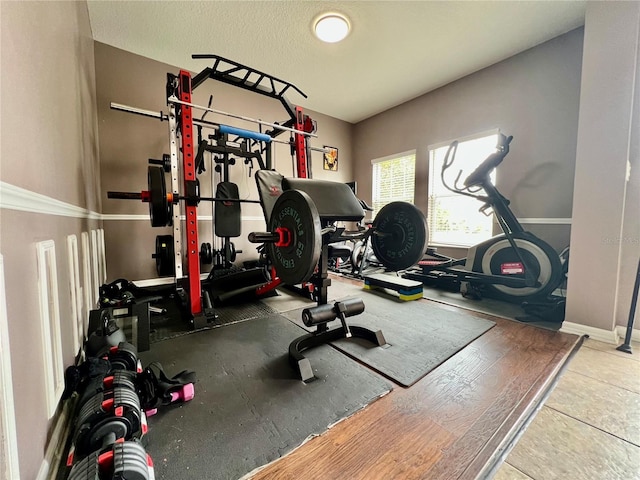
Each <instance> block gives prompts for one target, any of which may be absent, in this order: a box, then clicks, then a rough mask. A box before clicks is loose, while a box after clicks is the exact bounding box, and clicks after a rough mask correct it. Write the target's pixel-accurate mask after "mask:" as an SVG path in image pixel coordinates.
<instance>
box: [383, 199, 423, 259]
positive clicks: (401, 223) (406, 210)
mask: <svg viewBox="0 0 640 480" xmlns="http://www.w3.org/2000/svg"><path fill="white" fill-rule="evenodd" d="M372 228H373V234H372V235H371V247H372V248H373V253H375V255H376V258H377V259H378V260H379V261H380V263H382V265H384V267H385V268H387V269H389V270H393V271H396V270H404V269H405V268H409V267H410V266H412V265H415V264H416V263H418V262H419V261H420V260H421V259H422V256H423V255H424V252H425V251H426V250H427V242H428V240H429V230H428V227H427V219H426V217H425V216H424V214H423V213H422V212H421V211H420V210H419V209H418V208H417V207H416V206H415V205H412V204H411V203H408V202H391V203H388V204H387V205H385V206H384V207H382V209H381V210H380V212H379V213H378V214H377V215H376V218H375V219H374V220H373V224H372Z"/></svg>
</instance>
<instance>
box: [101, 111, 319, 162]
mask: <svg viewBox="0 0 640 480" xmlns="http://www.w3.org/2000/svg"><path fill="white" fill-rule="evenodd" d="M111 109H112V110H118V111H121V112H127V113H134V114H136V115H142V116H143V117H150V118H157V119H159V120H160V121H161V122H164V121H168V120H169V115H167V114H166V113H164V112H162V111H159V112H157V111H154V110H145V109H144V108H138V107H131V106H129V105H123V104H121V103H115V102H111ZM258 121H262V120H258ZM193 124H194V125H198V126H201V127H205V128H212V129H215V128H220V127H223V126H224V127H228V128H236V127H230V126H228V125H223V124H220V123H216V122H209V121H207V120H200V119H197V118H194V119H193ZM273 125H278V124H273ZM277 128H282V130H288V129H287V128H285V127H282V126H279V127H277ZM238 130H244V129H238ZM244 131H245V132H251V130H244ZM252 133H255V134H257V135H266V134H265V133H261V132H252ZM266 136H268V135H266ZM314 136H317V135H314ZM251 138H254V139H256V138H255V137H251ZM270 138H271V137H270ZM260 141H262V140H260ZM264 141H267V140H264ZM268 141H270V142H275V143H281V144H283V145H288V146H292V145H293V143H292V142H287V141H285V140H278V139H277V138H271V139H270V140H268ZM309 148H311V150H313V151H314V152H321V153H329V152H330V151H331V150H330V149H329V148H320V147H309Z"/></svg>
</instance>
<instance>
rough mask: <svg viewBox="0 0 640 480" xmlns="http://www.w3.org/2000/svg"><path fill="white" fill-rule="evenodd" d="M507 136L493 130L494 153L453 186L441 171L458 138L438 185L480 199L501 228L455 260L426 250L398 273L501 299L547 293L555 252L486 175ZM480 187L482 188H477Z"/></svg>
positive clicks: (556, 278) (554, 281)
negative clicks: (495, 138)
mask: <svg viewBox="0 0 640 480" xmlns="http://www.w3.org/2000/svg"><path fill="white" fill-rule="evenodd" d="M512 139H513V137H512V136H509V137H507V136H505V135H503V134H499V138H498V145H497V146H496V152H495V153H492V154H491V155H489V156H488V157H487V158H486V159H485V160H484V161H483V162H482V163H481V164H480V165H479V166H478V167H477V168H476V169H475V170H474V171H473V172H472V173H471V174H470V175H469V176H468V177H467V178H466V179H465V180H464V182H463V184H462V185H460V184H459V181H460V176H461V174H462V171H460V172H459V173H458V176H457V177H456V180H455V182H454V184H453V186H450V185H448V184H447V182H446V180H445V172H446V170H447V169H449V168H450V167H451V166H452V164H453V162H454V160H455V156H456V151H457V148H458V141H454V142H453V143H452V144H451V145H450V146H449V149H448V150H447V154H446V156H445V159H444V163H443V166H442V170H441V173H440V175H441V178H442V183H443V184H444V186H445V187H446V188H447V189H448V190H450V191H452V192H454V193H458V194H460V195H466V196H469V197H473V198H475V199H477V200H480V201H481V202H483V204H484V205H483V206H482V207H481V208H480V211H481V212H482V213H485V214H487V213H486V212H487V211H488V210H489V209H491V210H492V211H493V214H494V215H495V217H496V220H497V221H498V224H499V225H500V228H502V231H503V232H504V233H503V234H501V235H496V236H494V237H492V238H490V239H489V240H486V241H484V242H482V243H479V244H477V245H474V246H472V247H470V248H469V250H468V253H467V257H466V258H460V259H455V258H451V257H447V256H444V255H440V254H438V253H437V252H436V251H435V250H434V249H428V250H427V255H429V256H430V257H431V258H430V259H425V260H422V261H420V262H419V263H418V265H417V266H416V267H414V268H413V269H411V270H408V271H406V272H405V273H404V274H403V276H404V277H405V278H409V279H412V280H419V281H422V282H423V283H426V284H429V283H432V284H438V283H447V284H449V285H451V284H452V283H454V284H456V285H457V284H459V286H460V291H461V293H462V294H463V296H465V297H475V298H480V297H481V295H482V293H483V292H486V293H487V294H488V295H489V296H492V297H494V298H498V299H501V300H505V301H509V302H514V303H521V302H524V301H529V300H532V299H539V298H543V297H546V296H548V295H549V294H550V293H551V292H553V290H554V289H555V288H556V287H557V286H558V285H559V283H560V282H561V281H562V279H563V268H562V264H561V262H560V257H559V255H558V254H557V253H556V252H555V250H554V249H553V248H552V247H551V246H550V245H549V244H547V243H546V242H545V241H543V240H541V239H540V238H538V237H536V236H535V235H534V234H532V233H530V232H527V231H525V230H524V228H523V227H522V225H521V224H520V222H519V221H518V219H517V218H516V216H515V215H514V214H513V212H512V211H511V209H510V208H509V203H510V202H509V200H507V199H506V198H505V197H504V196H503V195H502V194H501V193H500V192H499V191H498V189H497V188H496V186H495V185H494V184H493V183H492V182H491V178H490V174H491V172H492V171H493V170H494V169H495V168H496V167H497V166H498V165H500V163H502V161H503V160H504V158H505V157H506V156H507V154H508V153H509V144H510V143H511V140H512ZM480 192H482V193H480Z"/></svg>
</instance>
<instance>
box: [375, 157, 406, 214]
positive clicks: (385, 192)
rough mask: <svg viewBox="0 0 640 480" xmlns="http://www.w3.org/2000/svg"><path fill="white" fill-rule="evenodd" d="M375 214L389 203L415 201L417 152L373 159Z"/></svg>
mask: <svg viewBox="0 0 640 480" xmlns="http://www.w3.org/2000/svg"><path fill="white" fill-rule="evenodd" d="M371 164H372V165H373V183H372V186H373V194H372V197H373V198H372V201H373V205H372V207H373V214H372V217H375V216H376V215H377V213H378V212H379V211H380V209H381V208H382V207H384V206H385V205H386V204H387V203H390V202H395V201H398V200H401V201H405V202H409V203H413V193H414V189H415V178H416V152H415V150H412V151H410V152H405V153H400V154H397V155H392V156H389V157H384V158H379V159H377V160H372V161H371Z"/></svg>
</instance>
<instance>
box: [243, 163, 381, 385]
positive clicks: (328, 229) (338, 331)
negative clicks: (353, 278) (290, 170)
mask: <svg viewBox="0 0 640 480" xmlns="http://www.w3.org/2000/svg"><path fill="white" fill-rule="evenodd" d="M255 178H256V183H257V185H258V193H259V195H260V200H261V205H262V209H263V212H264V214H265V220H266V221H267V226H268V225H270V220H271V213H272V211H273V207H274V206H275V203H276V200H277V199H278V197H279V196H280V195H281V194H282V193H283V192H287V191H292V190H293V191H298V192H303V193H304V194H306V195H308V197H309V198H310V199H311V201H312V204H313V205H311V207H312V208H314V207H315V209H316V210H317V216H318V218H319V221H320V231H321V243H320V255H319V260H318V263H317V268H315V267H316V265H313V266H312V267H313V268H314V269H315V272H314V273H313V275H312V276H311V278H310V279H309V283H311V284H312V285H313V291H314V298H315V299H316V301H317V306H315V307H312V308H307V309H305V310H304V311H303V313H302V320H303V322H304V324H305V325H306V326H307V327H313V326H315V327H316V330H315V331H314V332H311V333H307V334H305V335H302V336H300V337H298V338H296V339H295V340H294V341H293V342H291V344H290V345H289V361H290V363H291V365H292V366H293V368H295V369H296V370H298V372H299V373H300V377H301V379H302V381H304V382H305V383H308V382H310V381H313V380H314V379H315V378H316V377H315V375H314V374H313V368H312V367H311V363H310V362H309V360H308V359H307V358H305V356H304V355H303V352H304V351H305V350H308V349H310V348H313V347H316V346H319V345H322V344H324V343H329V342H333V341H335V340H338V339H340V338H350V337H357V338H363V339H366V340H369V341H370V342H372V343H373V344H375V345H378V346H382V345H385V344H386V341H385V339H384V335H383V334H382V332H381V331H380V330H378V331H373V330H370V329H368V328H366V327H361V326H357V325H348V324H347V322H346V318H347V317H351V316H354V315H358V314H360V313H362V312H363V311H364V302H363V301H362V300H361V299H351V300H347V301H344V302H335V303H334V304H333V305H329V304H328V301H327V297H328V295H327V288H328V287H329V286H330V285H331V279H330V278H329V274H328V263H327V262H328V259H329V257H330V255H331V253H330V247H331V244H333V243H338V242H342V241H344V240H345V238H344V237H343V236H342V234H343V233H344V231H345V229H344V228H343V227H337V226H335V223H336V222H338V221H344V222H359V221H361V220H362V219H363V218H364V210H363V208H362V205H361V204H360V202H359V201H358V199H357V198H356V196H355V195H354V193H353V191H352V190H351V189H350V188H349V186H348V185H346V184H344V183H340V182H329V181H325V180H311V179H300V178H285V177H283V176H282V175H280V174H279V173H277V172H274V171H271V170H260V171H258V172H256V174H255ZM332 253H334V254H342V253H343V252H342V251H341V250H340V248H337V249H336V250H335V251H334V252H332ZM336 319H339V320H340V323H341V325H340V326H339V327H336V328H333V329H329V328H328V326H327V324H328V323H329V322H332V321H334V320H336Z"/></svg>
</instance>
